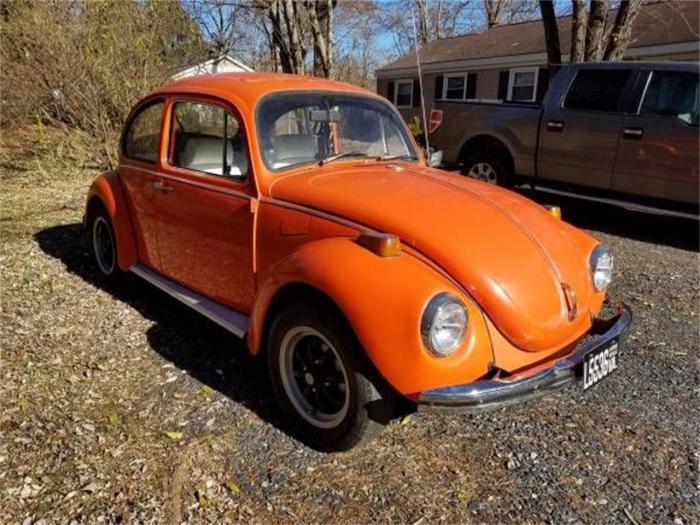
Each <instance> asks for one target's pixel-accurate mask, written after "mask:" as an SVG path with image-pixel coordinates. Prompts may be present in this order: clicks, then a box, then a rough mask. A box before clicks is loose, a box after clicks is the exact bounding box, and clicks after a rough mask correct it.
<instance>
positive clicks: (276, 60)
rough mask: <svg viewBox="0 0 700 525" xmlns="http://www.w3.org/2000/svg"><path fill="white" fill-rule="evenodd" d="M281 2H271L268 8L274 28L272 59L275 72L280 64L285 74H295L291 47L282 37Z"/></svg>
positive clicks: (273, 0) (278, 0) (272, 0)
mask: <svg viewBox="0 0 700 525" xmlns="http://www.w3.org/2000/svg"><path fill="white" fill-rule="evenodd" d="M280 2H281V0H270V3H269V5H268V7H267V17H268V19H269V20H270V25H271V27H272V29H271V31H272V35H271V37H272V43H271V46H270V47H271V55H272V56H271V59H272V63H273V67H274V68H275V70H277V67H278V64H279V66H280V67H281V68H282V72H283V73H294V72H295V71H294V68H293V66H292V57H291V55H290V52H289V47H288V46H287V43H286V42H285V41H284V38H283V36H282V14H281V12H280V11H281V8H282V6H281V4H280Z"/></svg>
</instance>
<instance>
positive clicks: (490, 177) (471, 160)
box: [462, 151, 513, 188]
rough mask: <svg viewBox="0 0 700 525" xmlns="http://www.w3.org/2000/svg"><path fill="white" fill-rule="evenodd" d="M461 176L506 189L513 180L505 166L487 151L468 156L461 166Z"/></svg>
mask: <svg viewBox="0 0 700 525" xmlns="http://www.w3.org/2000/svg"><path fill="white" fill-rule="evenodd" d="M462 175H466V176H468V177H471V178H473V179H477V180H480V181H482V182H486V183H488V184H497V185H498V186H503V187H506V188H507V187H510V186H511V181H512V178H513V174H512V173H511V170H510V169H509V168H508V167H507V166H506V164H505V163H504V162H503V161H502V160H501V159H500V158H499V157H498V156H497V155H495V154H493V153H491V152H488V151H487V152H483V153H473V154H471V155H469V156H468V157H467V158H466V160H465V161H464V164H463V165H462Z"/></svg>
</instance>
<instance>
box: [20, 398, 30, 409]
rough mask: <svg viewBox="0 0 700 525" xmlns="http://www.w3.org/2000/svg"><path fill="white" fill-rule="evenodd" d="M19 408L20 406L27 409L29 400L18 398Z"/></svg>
mask: <svg viewBox="0 0 700 525" xmlns="http://www.w3.org/2000/svg"><path fill="white" fill-rule="evenodd" d="M19 408H21V409H22V410H27V409H28V408H29V401H28V400H27V399H24V398H22V399H20V400H19Z"/></svg>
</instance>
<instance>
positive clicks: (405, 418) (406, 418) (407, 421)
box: [401, 414, 413, 425]
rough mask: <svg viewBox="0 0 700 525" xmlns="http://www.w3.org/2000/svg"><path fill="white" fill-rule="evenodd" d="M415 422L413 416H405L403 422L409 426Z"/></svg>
mask: <svg viewBox="0 0 700 525" xmlns="http://www.w3.org/2000/svg"><path fill="white" fill-rule="evenodd" d="M411 421H413V415H412V414H408V415H407V416H404V417H403V419H402V420H401V424H402V425H409V424H410V423H411Z"/></svg>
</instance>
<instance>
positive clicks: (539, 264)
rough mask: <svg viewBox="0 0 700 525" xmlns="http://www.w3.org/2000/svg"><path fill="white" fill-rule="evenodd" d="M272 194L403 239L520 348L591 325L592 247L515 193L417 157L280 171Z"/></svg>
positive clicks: (567, 337)
mask: <svg viewBox="0 0 700 525" xmlns="http://www.w3.org/2000/svg"><path fill="white" fill-rule="evenodd" d="M270 194H271V197H273V198H277V199H282V200H285V201H289V202H294V203H297V204H302V205H305V206H309V207H312V208H315V209H318V210H323V211H325V212H328V213H332V214H334V215H337V216H341V217H344V218H347V219H351V220H353V221H355V222H357V223H359V224H362V225H365V226H368V227H371V228H373V229H376V230H379V231H382V232H387V233H393V234H396V235H398V236H399V237H400V238H401V242H402V243H403V244H405V245H409V246H411V247H413V248H414V249H416V250H417V251H419V252H421V253H422V254H424V255H425V256H427V257H428V258H430V259H431V260H432V261H433V262H434V263H435V264H437V265H439V266H440V267H442V268H443V269H444V270H445V271H446V272H447V273H449V274H450V276H451V277H452V278H453V279H454V280H456V281H457V282H459V283H460V284H461V286H462V287H463V288H464V290H466V291H467V292H468V293H469V294H470V295H471V296H472V297H473V298H474V299H475V300H476V301H477V302H478V304H479V305H480V306H481V308H482V309H483V310H484V311H485V313H486V314H487V315H488V316H489V318H490V319H491V320H492V321H493V323H494V324H495V326H496V327H497V328H498V329H499V330H500V331H501V333H502V334H503V335H505V337H506V338H507V339H508V340H510V341H511V343H513V344H514V345H515V346H517V347H518V348H520V349H522V350H527V351H549V350H553V349H555V348H561V347H562V346H563V345H564V344H568V343H569V342H571V341H573V340H575V339H576V338H577V337H580V336H581V335H582V334H583V333H584V332H585V331H586V330H587V329H588V327H589V326H590V319H589V313H588V307H589V305H590V304H591V299H592V296H593V289H592V286H591V284H590V276H589V270H588V262H587V261H588V253H586V250H588V249H589V248H590V246H585V247H582V246H580V245H578V243H577V242H576V239H574V238H573V236H572V235H571V227H570V226H568V225H566V224H565V223H563V222H562V221H560V220H558V219H555V218H554V217H552V216H551V215H549V213H547V211H546V210H544V208H543V207H542V206H539V205H537V204H535V203H533V202H531V201H529V200H527V199H525V198H523V197H521V196H519V195H517V194H516V193H513V192H510V191H507V190H504V189H502V188H499V187H497V186H493V185H488V184H485V183H482V182H479V181H475V180H472V179H468V178H465V177H460V176H457V175H454V174H450V173H447V172H444V171H440V170H436V169H431V168H427V167H421V166H416V165H415V164H410V163H395V164H386V163H383V164H365V163H353V164H348V163H342V165H341V164H339V165H337V166H327V167H325V168H322V169H321V170H320V171H319V170H313V171H311V170H309V171H305V172H302V173H297V174H294V175H287V176H282V177H281V178H280V179H278V180H276V181H274V182H273V184H272V185H271V187H270ZM590 245H591V246H592V241H591V244H590ZM407 284H408V283H407ZM563 285H564V286H563ZM564 288H569V289H570V290H571V292H569V297H568V302H567V296H566V292H565V291H564ZM572 295H575V301H576V306H577V308H576V309H577V315H576V316H574V317H573V318H572V316H571V310H572V308H571V306H570V305H571V301H572V297H571V296H572Z"/></svg>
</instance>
